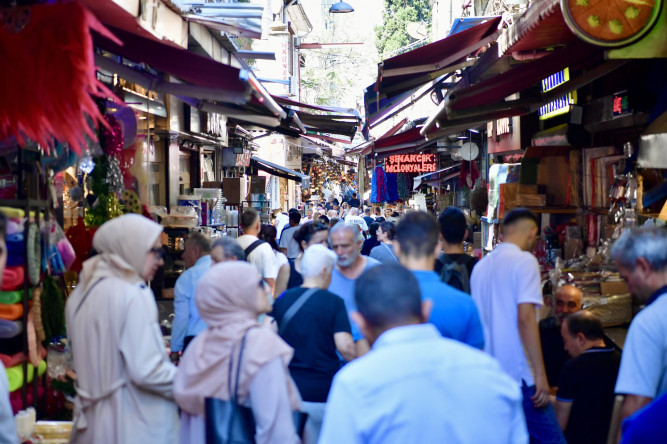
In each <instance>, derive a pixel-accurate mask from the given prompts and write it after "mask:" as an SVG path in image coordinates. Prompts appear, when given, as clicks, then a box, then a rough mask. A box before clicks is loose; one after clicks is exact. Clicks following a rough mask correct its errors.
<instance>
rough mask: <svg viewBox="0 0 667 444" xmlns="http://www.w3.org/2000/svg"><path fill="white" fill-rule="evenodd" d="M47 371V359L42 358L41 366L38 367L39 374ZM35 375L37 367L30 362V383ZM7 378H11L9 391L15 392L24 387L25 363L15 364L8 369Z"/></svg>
mask: <svg viewBox="0 0 667 444" xmlns="http://www.w3.org/2000/svg"><path fill="white" fill-rule="evenodd" d="M45 371H46V361H44V360H41V361H40V363H39V367H37V375H38V376H42V375H43V374H44V372H45ZM34 375H35V367H33V366H32V365H31V364H28V384H30V383H31V382H32V378H33V376H34ZM7 379H8V380H9V391H10V392H13V391H14V390H18V389H20V388H21V387H23V384H24V381H25V379H24V375H23V365H21V364H19V365H15V366H14V367H10V368H8V369H7Z"/></svg>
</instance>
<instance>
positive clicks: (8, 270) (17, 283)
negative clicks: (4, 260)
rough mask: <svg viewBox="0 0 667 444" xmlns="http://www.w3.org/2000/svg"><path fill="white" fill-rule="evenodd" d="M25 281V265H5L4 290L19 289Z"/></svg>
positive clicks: (0, 287)
mask: <svg viewBox="0 0 667 444" xmlns="http://www.w3.org/2000/svg"><path fill="white" fill-rule="evenodd" d="M23 281H25V267H24V266H18V267H5V272H4V273H3V274H2V286H0V289H1V290H2V291H12V290H19V289H21V287H22V286H23Z"/></svg>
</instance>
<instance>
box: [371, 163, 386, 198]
mask: <svg viewBox="0 0 667 444" xmlns="http://www.w3.org/2000/svg"><path fill="white" fill-rule="evenodd" d="M388 200H389V191H388V190H387V177H386V175H385V173H384V169H383V168H382V167H381V166H377V167H375V172H374V173H373V179H372V181H371V203H382V202H387V201H388Z"/></svg>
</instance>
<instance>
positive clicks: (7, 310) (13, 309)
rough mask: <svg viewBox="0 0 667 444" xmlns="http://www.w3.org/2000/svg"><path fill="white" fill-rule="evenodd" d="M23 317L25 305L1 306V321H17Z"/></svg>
mask: <svg viewBox="0 0 667 444" xmlns="http://www.w3.org/2000/svg"><path fill="white" fill-rule="evenodd" d="M21 316H23V304H0V319H5V320H7V321H15V320H17V319H19V318H20V317H21Z"/></svg>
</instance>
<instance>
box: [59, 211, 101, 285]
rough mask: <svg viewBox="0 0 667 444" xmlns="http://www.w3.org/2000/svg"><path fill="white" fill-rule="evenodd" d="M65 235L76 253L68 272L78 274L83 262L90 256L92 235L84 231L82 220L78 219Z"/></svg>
mask: <svg viewBox="0 0 667 444" xmlns="http://www.w3.org/2000/svg"><path fill="white" fill-rule="evenodd" d="M65 234H66V236H67V239H69V241H70V243H71V244H72V248H73V249H74V252H75V253H76V258H75V259H74V262H73V263H72V266H71V267H70V270H72V271H76V272H79V271H81V269H82V268H83V262H85V261H86V260H87V259H88V257H89V256H90V250H91V249H92V248H93V234H94V233H92V232H91V231H89V230H87V229H86V227H85V224H84V222H83V218H82V217H79V219H78V222H77V224H76V225H72V226H71V227H70V228H69V229H68V230H67V232H66V233H65Z"/></svg>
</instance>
